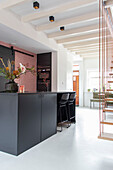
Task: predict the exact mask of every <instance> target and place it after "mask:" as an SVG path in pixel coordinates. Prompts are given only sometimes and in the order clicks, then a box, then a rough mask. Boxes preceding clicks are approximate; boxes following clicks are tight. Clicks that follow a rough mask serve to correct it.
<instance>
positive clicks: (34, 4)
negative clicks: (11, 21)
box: [33, 1, 40, 9]
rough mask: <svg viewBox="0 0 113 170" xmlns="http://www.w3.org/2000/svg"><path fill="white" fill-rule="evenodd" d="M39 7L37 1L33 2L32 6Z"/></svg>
mask: <svg viewBox="0 0 113 170" xmlns="http://www.w3.org/2000/svg"><path fill="white" fill-rule="evenodd" d="M39 7H40V4H39V3H38V2H37V1H35V2H33V8H35V9H39Z"/></svg>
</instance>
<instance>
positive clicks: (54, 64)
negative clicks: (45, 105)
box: [51, 52, 58, 92]
mask: <svg viewBox="0 0 113 170" xmlns="http://www.w3.org/2000/svg"><path fill="white" fill-rule="evenodd" d="M57 55H58V54H57V52H52V75H51V77H52V84H51V85H52V86H51V90H52V91H53V92H54V91H55V92H56V91H57V88H58V84H57Z"/></svg>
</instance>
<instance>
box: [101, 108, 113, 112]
mask: <svg viewBox="0 0 113 170" xmlns="http://www.w3.org/2000/svg"><path fill="white" fill-rule="evenodd" d="M103 112H113V108H105V109H103Z"/></svg>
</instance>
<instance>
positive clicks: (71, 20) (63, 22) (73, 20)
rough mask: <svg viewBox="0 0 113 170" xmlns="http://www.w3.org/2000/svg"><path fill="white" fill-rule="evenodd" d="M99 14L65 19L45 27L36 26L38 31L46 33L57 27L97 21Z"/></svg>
mask: <svg viewBox="0 0 113 170" xmlns="http://www.w3.org/2000/svg"><path fill="white" fill-rule="evenodd" d="M98 18H99V17H98V12H94V13H91V14H90V15H89V14H86V15H82V16H77V17H73V18H68V19H63V20H60V21H56V22H54V23H49V24H45V25H40V26H36V30H37V31H44V30H49V29H53V28H56V27H60V26H63V25H64V26H65V25H69V24H73V23H76V24H77V23H79V22H86V21H90V20H95V19H98Z"/></svg>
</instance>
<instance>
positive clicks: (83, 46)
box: [68, 42, 113, 50]
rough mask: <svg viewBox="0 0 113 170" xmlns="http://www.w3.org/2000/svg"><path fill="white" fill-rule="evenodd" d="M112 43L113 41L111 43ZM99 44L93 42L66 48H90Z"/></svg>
mask: <svg viewBox="0 0 113 170" xmlns="http://www.w3.org/2000/svg"><path fill="white" fill-rule="evenodd" d="M112 44H113V43H112ZM96 46H99V42H98V43H95V44H88V45H81V46H77V45H76V46H73V47H68V50H72V49H82V48H84V49H85V48H92V47H96Z"/></svg>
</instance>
